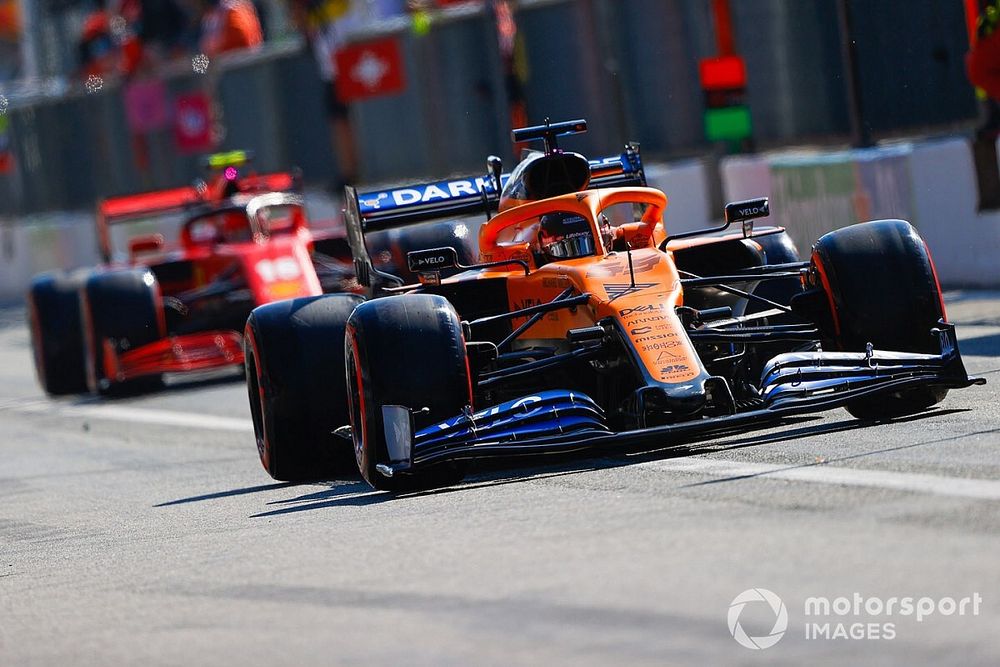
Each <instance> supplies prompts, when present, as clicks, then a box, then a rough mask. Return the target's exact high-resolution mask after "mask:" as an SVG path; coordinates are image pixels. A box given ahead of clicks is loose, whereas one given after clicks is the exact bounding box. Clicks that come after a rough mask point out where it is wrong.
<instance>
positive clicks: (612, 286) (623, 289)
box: [602, 283, 656, 301]
mask: <svg viewBox="0 0 1000 667" xmlns="http://www.w3.org/2000/svg"><path fill="white" fill-rule="evenodd" d="M602 287H604V292H605V293H606V294H607V295H608V298H609V299H611V300H612V301H613V300H615V299H617V298H619V297H623V296H625V295H626V294H635V293H637V292H641V291H642V290H644V289H649V288H650V287H656V283H635V284H634V285H632V284H629V283H604V285H602Z"/></svg>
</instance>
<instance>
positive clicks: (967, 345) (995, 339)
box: [958, 334, 1000, 357]
mask: <svg viewBox="0 0 1000 667" xmlns="http://www.w3.org/2000/svg"><path fill="white" fill-rule="evenodd" d="M958 347H959V349H960V350H961V351H962V354H963V355H965V356H974V357H1000V334H990V335H988V336H979V337H978V338H965V339H963V340H962V341H961V342H960V343H959V344H958Z"/></svg>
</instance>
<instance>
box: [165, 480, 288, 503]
mask: <svg viewBox="0 0 1000 667" xmlns="http://www.w3.org/2000/svg"><path fill="white" fill-rule="evenodd" d="M289 486H295V483H294V482H275V483H274V484H262V485H260V486H247V487H245V488H242V489H230V490H229V491H216V492H215V493H206V494H203V495H200V496H191V497H190V498H178V499H177V500H170V501H167V502H165V503H160V504H159V505H153V507H170V506H171V505H186V504H187V503H200V502H202V501H203V500H216V499H218V498H229V497H232V496H245V495H247V494H250V493H260V492H262V491H273V490H275V489H285V488H288V487H289Z"/></svg>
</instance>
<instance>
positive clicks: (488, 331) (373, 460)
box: [244, 121, 981, 490]
mask: <svg viewBox="0 0 1000 667" xmlns="http://www.w3.org/2000/svg"><path fill="white" fill-rule="evenodd" d="M585 127H586V125H585V123H584V122H583V121H572V122H568V123H558V124H546V125H543V126H538V127H532V128H525V129H520V130H515V132H514V140H515V141H529V140H535V139H542V140H544V142H545V150H544V151H543V152H537V153H534V154H532V155H530V156H529V157H527V158H526V159H525V160H524V161H522V162H521V163H520V164H518V165H517V167H516V168H515V169H514V170H513V172H512V173H511V174H509V175H504V174H501V170H500V168H499V164H498V161H497V160H496V159H492V158H491V159H490V160H489V161H488V170H489V174H488V175H487V176H486V177H484V178H481V179H466V180H453V181H445V182H439V183H433V184H424V185H418V186H412V187H409V188H401V189H396V190H391V191H386V192H380V193H368V194H364V195H361V196H360V197H359V196H358V195H357V194H356V193H355V191H354V190H353V189H351V188H348V191H347V204H348V206H347V211H346V222H347V227H348V239H349V241H350V244H351V248H352V252H353V256H354V263H355V269H356V273H357V277H358V281H359V282H360V284H361V285H363V286H364V287H365V289H366V294H365V295H364V296H360V295H346V294H344V295H331V296H324V297H312V298H306V299H293V300H288V301H281V302H277V303H272V304H269V305H265V306H261V307H258V308H257V309H255V310H254V311H253V313H251V315H250V318H249V320H248V322H247V327H246V333H245V336H244V341H245V342H244V351H245V358H246V376H247V383H248V386H249V396H250V405H251V411H252V415H253V422H254V431H255V433H256V439H257V448H258V451H259V454H260V458H261V461H262V462H263V465H264V467H265V468H266V469H267V471H268V472H269V473H270V474H271V475H272V476H273V477H275V478H276V479H282V480H298V479H309V478H322V477H325V476H329V475H335V474H342V473H343V472H345V470H346V468H345V467H344V466H345V465H347V464H346V463H345V458H348V457H349V454H350V451H351V449H353V453H354V456H353V457H349V458H353V459H354V462H356V465H357V466H358V468H359V469H360V472H361V475H362V476H363V477H364V478H365V479H366V480H367V481H368V482H369V483H371V484H372V486H374V487H376V488H379V489H395V490H400V489H414V488H420V487H425V486H434V485H442V484H449V483H452V482H455V481H457V480H459V479H460V478H461V477H462V476H463V474H464V472H465V470H466V467H467V464H468V462H469V461H471V460H474V459H478V458H482V457H491V456H501V457H504V456H513V455H522V454H539V453H555V452H568V451H575V450H582V449H588V448H598V447H600V448H613V447H635V446H641V445H656V444H661V443H663V442H664V441H670V440H673V441H676V440H677V439H683V438H692V437H695V436H701V435H704V434H707V433H716V432H726V431H732V430H742V429H746V428H752V427H755V426H760V425H773V424H774V423H775V422H777V421H780V420H781V419H783V418H785V417H789V416H792V415H797V414H801V413H806V412H814V411H818V410H828V409H831V408H835V407H846V408H847V410H848V411H850V412H851V413H852V414H854V415H856V416H858V417H861V418H891V417H894V416H898V415H903V414H907V413H911V412H915V411H919V410H922V409H925V408H927V407H929V406H931V405H933V404H935V403H937V402H939V401H941V400H942V399H943V398H944V396H945V394H946V393H947V392H948V390H949V389H954V388H961V387H967V386H969V385H970V384H973V383H978V382H980V381H981V380H978V379H975V378H970V377H969V376H968V375H967V373H966V371H965V368H964V366H963V364H962V359H961V357H960V355H959V352H958V347H957V343H956V338H955V331H954V327H953V326H952V325H951V324H948V323H947V322H946V318H945V310H944V304H943V301H942V299H941V290H940V287H939V286H938V283H937V279H936V275H935V270H934V264H933V262H932V261H931V257H930V254H929V253H928V250H927V248H926V246H925V244H924V242H923V241H922V240H921V239H920V237H919V236H918V234H917V232H916V231H915V230H914V229H913V227H911V226H910V225H909V224H908V223H906V222H904V221H902V220H879V221H874V222H866V223H861V224H857V225H853V226H850V227H846V228H844V229H840V230H837V231H834V232H831V233H829V234H827V235H825V236H823V237H822V238H820V239H819V240H818V241H817V242H816V244H815V246H814V247H813V249H812V253H811V255H810V256H809V258H808V259H807V260H804V261H803V260H800V259H799V257H798V255H797V253H796V251H795V248H794V246H793V245H792V244H791V242H790V240H789V239H788V237H787V235H786V234H785V233H784V231H783V230H782V229H779V228H761V227H757V226H755V224H754V220H755V219H757V218H760V217H762V216H766V215H767V214H768V212H769V210H768V201H767V200H766V199H758V200H750V201H746V202H736V203H733V204H729V205H727V206H726V210H725V224H723V225H721V226H719V227H717V228H714V229H706V230H701V231H698V232H687V233H683V234H672V233H671V230H670V225H669V223H668V224H666V225H665V224H664V211H665V210H666V207H667V198H666V196H665V195H664V194H663V193H662V192H660V191H659V190H655V189H652V188H648V187H645V182H644V176H643V171H642V163H641V160H640V157H639V152H638V147H636V146H628V147H627V148H626V151H625V152H624V153H623V154H622V155H620V156H614V157H612V158H608V159H605V160H594V161H589V162H588V160H586V159H585V158H583V157H582V156H580V155H578V154H576V153H572V152H565V151H562V150H560V149H559V148H558V146H557V143H556V138H557V137H558V136H560V135H563V134H569V133H573V132H579V131H582V130H584V129H585ZM497 209H498V210H499V213H498V214H497V215H495V216H493V215H492V213H493V211H494V210H497ZM477 212H478V213H479V214H481V215H482V214H485V217H486V221H485V222H484V223H483V224H482V226H481V227H480V229H479V234H478V240H479V258H478V261H476V262H475V263H474V264H471V265H463V264H462V263H461V262H460V261H459V258H458V256H457V253H456V252H455V250H454V249H453V248H452V247H449V246H441V247H431V248H425V249H423V250H415V251H411V252H409V253H408V264H409V269H410V270H411V272H413V273H414V274H415V275H417V276H418V279H419V280H418V282H415V283H412V284H407V283H405V282H404V281H403V280H402V279H400V278H398V277H397V276H394V275H390V274H388V273H387V272H385V271H382V270H379V269H376V268H375V266H374V265H373V263H372V261H371V259H370V256H369V250H368V244H367V237H368V236H369V235H370V234H371V233H372V232H374V231H375V230H378V229H385V228H387V227H401V226H408V225H413V224H416V223H419V222H422V221H426V220H430V219H436V218H441V217H445V218H449V219H455V218H457V217H460V216H463V215H469V214H475V213H477ZM733 224H738V225H739V228H738V231H735V232H730V231H729V228H730V227H731V226H732V225H733ZM351 445H353V447H351ZM354 462H351V465H353V464H354Z"/></svg>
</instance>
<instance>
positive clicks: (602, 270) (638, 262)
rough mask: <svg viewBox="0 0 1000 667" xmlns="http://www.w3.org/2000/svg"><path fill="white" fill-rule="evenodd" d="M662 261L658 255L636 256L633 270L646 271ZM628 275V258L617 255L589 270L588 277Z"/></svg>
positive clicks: (633, 261) (637, 271)
mask: <svg viewBox="0 0 1000 667" xmlns="http://www.w3.org/2000/svg"><path fill="white" fill-rule="evenodd" d="M659 263H660V257H659V256H658V255H647V256H645V257H634V258H633V259H632V271H633V272H634V273H637V274H639V273H646V272H647V271H650V270H651V269H652V268H653V267H655V266H656V265H657V264H659ZM627 275H628V258H625V257H620V256H619V257H616V258H615V259H612V260H606V261H603V262H601V263H600V264H598V265H597V266H595V267H594V268H592V269H591V270H590V271H588V272H587V277H588V278H611V277H613V276H627Z"/></svg>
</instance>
